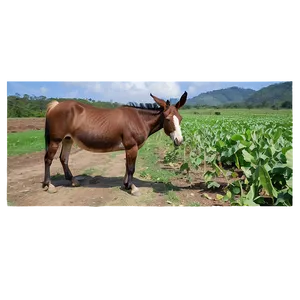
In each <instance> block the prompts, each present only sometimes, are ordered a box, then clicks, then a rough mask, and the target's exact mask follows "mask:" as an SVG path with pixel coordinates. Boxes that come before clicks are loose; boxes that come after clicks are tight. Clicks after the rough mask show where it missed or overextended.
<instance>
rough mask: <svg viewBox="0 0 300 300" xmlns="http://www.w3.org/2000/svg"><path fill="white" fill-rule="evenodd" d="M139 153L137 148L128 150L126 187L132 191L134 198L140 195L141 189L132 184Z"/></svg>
mask: <svg viewBox="0 0 300 300" xmlns="http://www.w3.org/2000/svg"><path fill="white" fill-rule="evenodd" d="M137 153H138V147H137V146H134V147H132V148H131V149H129V150H126V173H125V177H124V186H125V188H126V189H127V190H129V189H131V194H132V195H134V196H138V195H140V192H139V189H138V188H137V187H136V186H135V185H134V184H133V183H132V179H133V174H134V171H135V162H136V157H137Z"/></svg>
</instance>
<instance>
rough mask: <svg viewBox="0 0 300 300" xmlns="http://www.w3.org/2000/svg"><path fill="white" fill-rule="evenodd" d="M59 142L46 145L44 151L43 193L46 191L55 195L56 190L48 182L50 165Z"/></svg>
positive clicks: (49, 181)
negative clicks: (46, 147)
mask: <svg viewBox="0 0 300 300" xmlns="http://www.w3.org/2000/svg"><path fill="white" fill-rule="evenodd" d="M60 142H61V140H59V141H51V142H50V143H49V145H48V149H47V151H46V154H45V157H44V161H45V177H44V181H43V188H44V189H45V191H47V190H48V192H49V193H55V192H56V188H55V186H54V185H53V184H51V180H50V166H51V164H52V161H53V158H54V156H55V154H56V152H57V149H58V147H59V144H60Z"/></svg>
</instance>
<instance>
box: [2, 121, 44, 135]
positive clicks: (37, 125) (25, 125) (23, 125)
mask: <svg viewBox="0 0 300 300" xmlns="http://www.w3.org/2000/svg"><path fill="white" fill-rule="evenodd" d="M44 128H45V118H16V119H7V132H8V133H12V132H20V131H26V130H39V129H44Z"/></svg>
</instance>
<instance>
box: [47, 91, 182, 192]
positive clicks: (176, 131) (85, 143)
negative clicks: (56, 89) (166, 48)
mask: <svg viewBox="0 0 300 300" xmlns="http://www.w3.org/2000/svg"><path fill="white" fill-rule="evenodd" d="M150 96H151V97H152V98H153V100H154V101H155V102H156V103H157V104H158V105H157V106H156V108H154V107H147V106H144V107H132V106H121V107H118V108H114V109H106V108H96V107H94V106H92V105H88V104H83V103H80V102H77V101H74V100H67V101H64V102H58V101H52V102H51V103H49V104H48V107H47V112H46V123H45V144H46V145H45V146H46V153H45V157H44V162H45V177H44V181H43V185H42V186H43V188H44V190H48V191H49V192H56V189H55V187H54V186H53V185H52V184H51V180H50V166H51V164H52V161H53V158H54V156H55V154H56V152H57V150H58V148H59V145H60V143H62V149H61V153H60V162H61V164H62V167H63V170H64V175H65V178H66V179H67V180H71V182H72V186H79V185H80V184H79V182H78V180H77V179H76V178H75V177H74V176H73V175H72V173H71V171H70V169H69V166H68V161H69V155H70V151H71V147H72V145H73V143H74V142H75V143H76V144H77V145H78V146H79V147H80V148H82V149H85V150H88V151H92V152H112V151H119V150H125V152H126V172H125V176H124V180H123V184H124V187H125V189H127V190H130V189H131V193H132V194H133V195H138V194H139V192H138V188H137V187H136V186H135V185H134V184H133V183H132V179H133V174H134V171H135V163H136V158H137V154H138V150H139V149H140V148H141V147H142V146H143V145H144V143H145V142H146V140H147V138H148V137H149V136H150V135H152V134H154V133H155V132H157V131H158V130H160V129H162V128H163V129H164V131H165V133H166V134H167V135H168V136H169V137H170V138H171V139H172V141H173V143H174V145H176V146H179V145H180V144H181V143H182V141H183V137H182V133H181V129H180V122H181V120H182V117H181V115H180V114H179V112H178V110H179V108H180V107H182V106H183V105H184V104H185V102H186V100H187V92H184V94H183V95H182V96H181V98H180V100H179V101H178V102H177V103H176V104H175V105H171V104H170V101H164V100H162V99H159V98H157V97H155V96H153V95H152V94H150Z"/></svg>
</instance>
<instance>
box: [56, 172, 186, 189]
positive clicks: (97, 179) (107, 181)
mask: <svg viewBox="0 0 300 300" xmlns="http://www.w3.org/2000/svg"><path fill="white" fill-rule="evenodd" d="M75 178H76V179H77V180H78V181H79V182H80V187H83V188H114V187H119V188H120V190H123V191H124V192H128V191H127V190H125V189H124V188H123V177H104V176H100V175H97V176H90V175H85V174H83V175H78V176H75ZM51 183H52V184H53V185H54V186H55V187H59V186H63V187H72V185H71V181H70V180H66V179H65V178H64V176H63V175H55V176H52V177H51ZM133 183H134V185H135V186H136V187H137V188H144V187H145V188H152V189H153V192H155V193H167V192H168V191H170V190H173V191H180V190H182V189H185V188H189V187H188V186H187V187H178V186H174V185H173V184H172V183H167V184H165V183H161V182H153V181H147V180H141V179H138V178H134V179H133ZM72 188H73V187H72Z"/></svg>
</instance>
